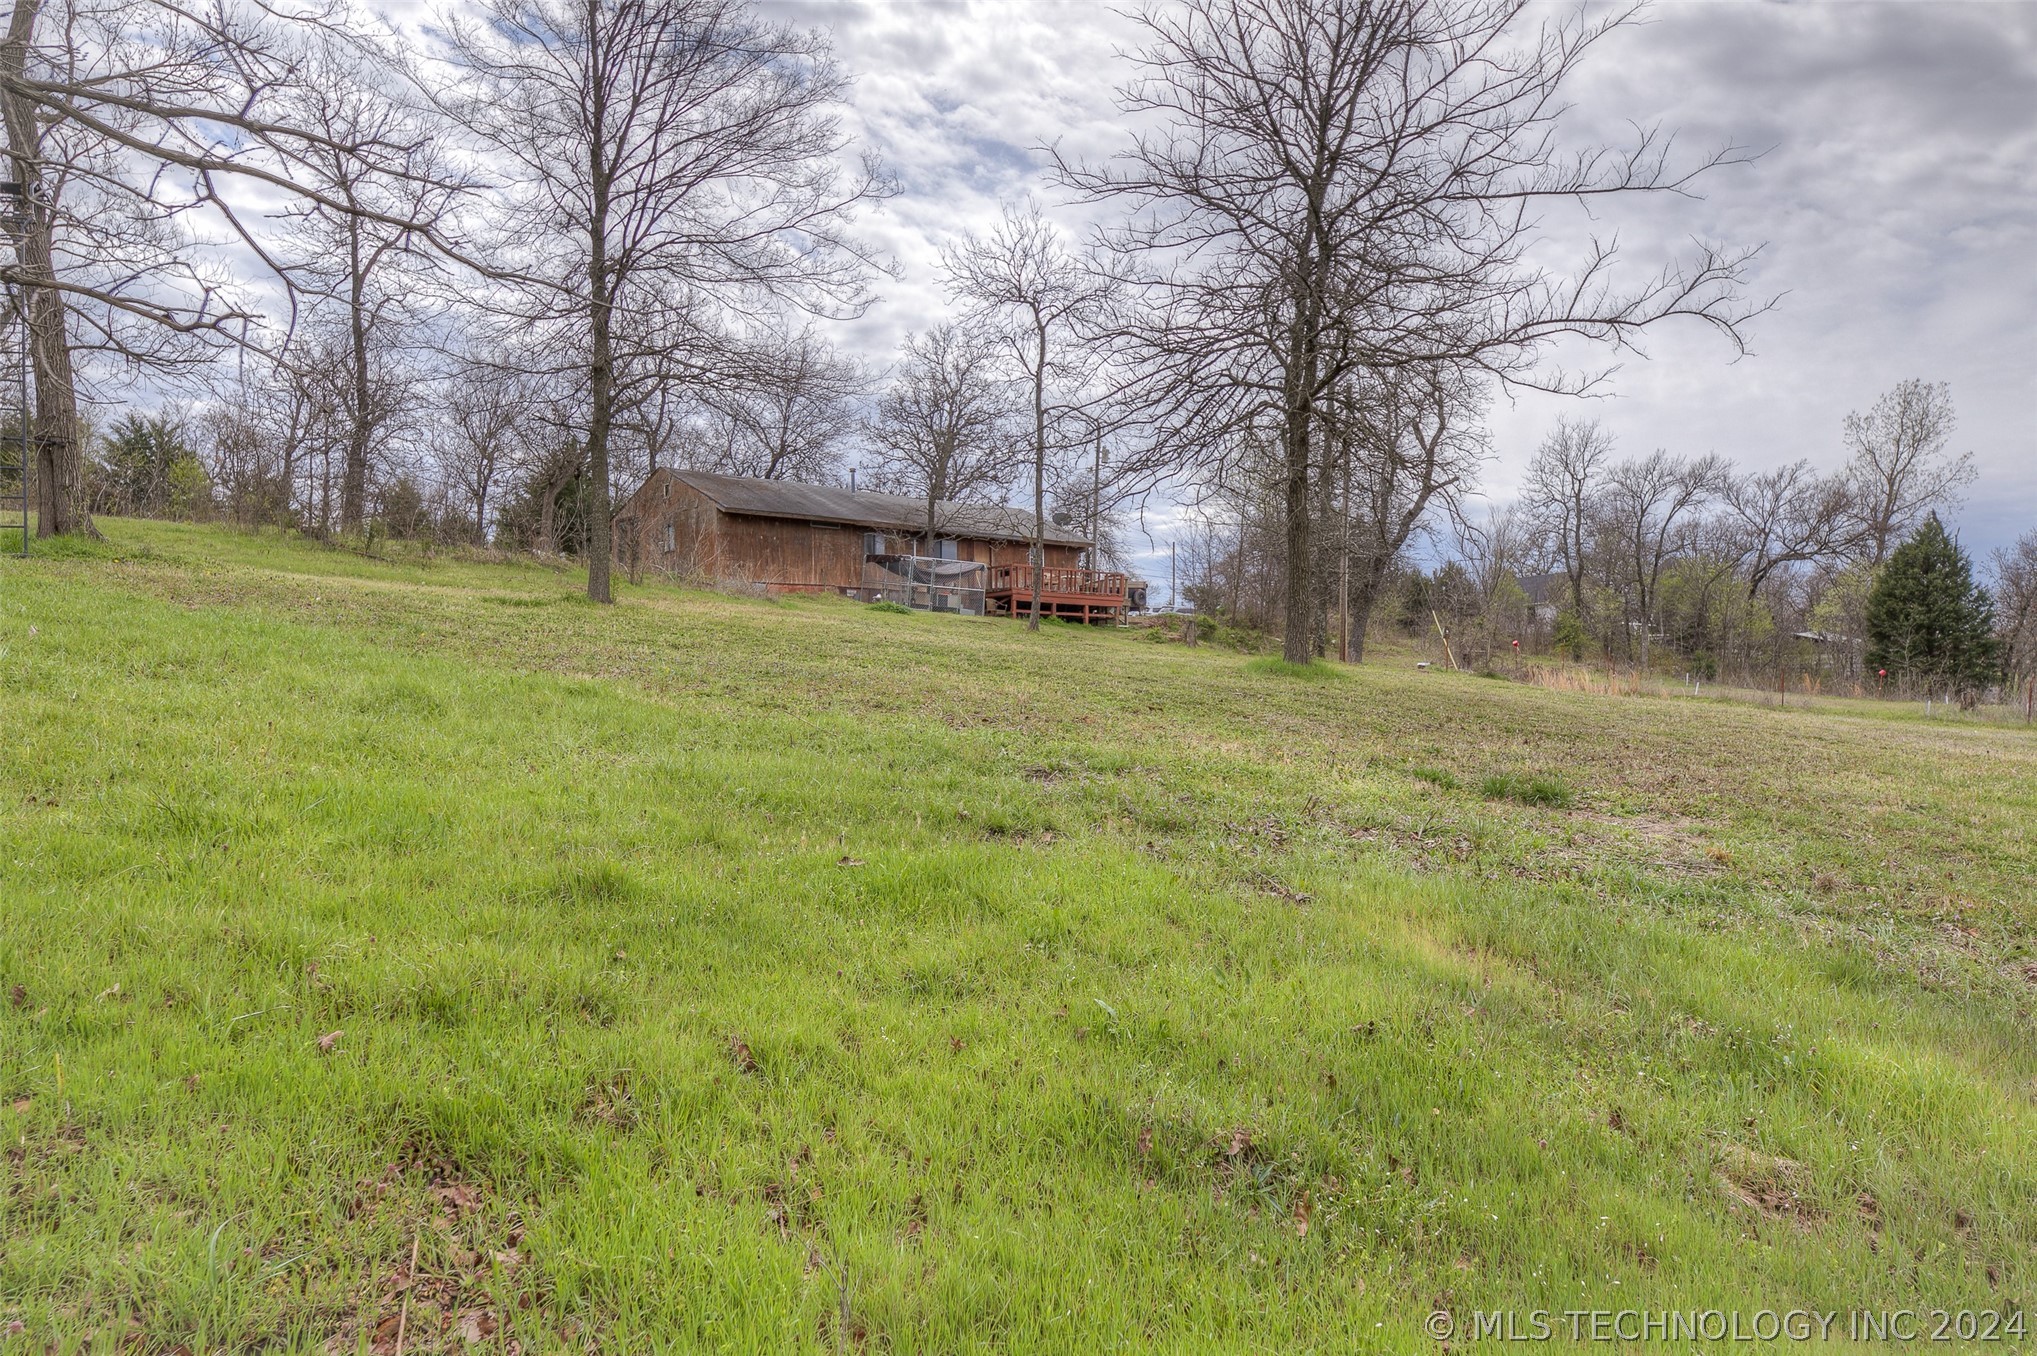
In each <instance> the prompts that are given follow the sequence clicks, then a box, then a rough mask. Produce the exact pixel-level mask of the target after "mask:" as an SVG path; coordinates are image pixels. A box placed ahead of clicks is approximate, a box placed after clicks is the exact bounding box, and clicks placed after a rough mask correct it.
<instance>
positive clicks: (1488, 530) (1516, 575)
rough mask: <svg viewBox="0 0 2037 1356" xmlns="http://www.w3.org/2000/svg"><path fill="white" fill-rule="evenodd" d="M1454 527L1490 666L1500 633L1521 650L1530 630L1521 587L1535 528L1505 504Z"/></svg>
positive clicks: (1458, 519) (1462, 516)
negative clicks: (1507, 632)
mask: <svg viewBox="0 0 2037 1356" xmlns="http://www.w3.org/2000/svg"><path fill="white" fill-rule="evenodd" d="M1454 524H1455V527H1456V536H1457V555H1458V558H1459V559H1460V560H1462V561H1463V562H1464V568H1465V570H1466V572H1467V573H1469V574H1470V576H1471V586H1472V590H1473V592H1474V594H1475V596H1476V599H1477V603H1478V616H1479V621H1480V631H1481V636H1480V639H1481V641H1482V642H1483V647H1484V656H1483V657H1484V660H1485V662H1486V663H1490V662H1492V652H1493V640H1494V637H1495V631H1496V630H1500V629H1504V630H1511V631H1512V632H1513V633H1514V634H1513V636H1512V640H1513V641H1514V642H1515V643H1516V644H1518V643H1519V641H1520V639H1521V632H1522V631H1524V630H1526V629H1527V625H1528V621H1529V616H1528V608H1529V602H1528V596H1527V593H1526V592H1525V591H1524V590H1523V589H1522V588H1521V583H1520V581H1521V579H1522V577H1523V576H1524V575H1526V574H1528V573H1529V572H1530V571H1531V570H1532V569H1533V567H1534V561H1535V527H1534V523H1533V522H1532V521H1531V520H1530V518H1529V516H1528V514H1527V512H1526V511H1525V510H1524V509H1523V508H1522V507H1521V506H1520V505H1519V504H1502V505H1499V506H1496V507H1494V508H1492V509H1490V510H1489V511H1487V512H1486V513H1485V514H1484V515H1483V516H1481V517H1478V518H1473V517H1472V516H1470V515H1469V514H1466V513H1459V514H1457V515H1455V518H1454Z"/></svg>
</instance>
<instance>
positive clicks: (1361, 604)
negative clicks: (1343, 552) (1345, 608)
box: [1351, 556, 1386, 664]
mask: <svg viewBox="0 0 2037 1356" xmlns="http://www.w3.org/2000/svg"><path fill="white" fill-rule="evenodd" d="M1385 582H1386V558H1385V557H1384V556H1373V557H1370V558H1368V559H1367V560H1366V561H1365V563H1364V566H1363V568H1361V569H1360V570H1358V571H1357V572H1356V573H1355V574H1354V575H1353V576H1352V580H1351V662H1352V663H1353V664H1362V663H1364V662H1365V635H1366V632H1367V631H1368V630H1370V629H1371V626H1372V609H1373V608H1374V607H1375V606H1377V605H1378V602H1379V590H1380V588H1381V586H1383V585H1384V584H1385Z"/></svg>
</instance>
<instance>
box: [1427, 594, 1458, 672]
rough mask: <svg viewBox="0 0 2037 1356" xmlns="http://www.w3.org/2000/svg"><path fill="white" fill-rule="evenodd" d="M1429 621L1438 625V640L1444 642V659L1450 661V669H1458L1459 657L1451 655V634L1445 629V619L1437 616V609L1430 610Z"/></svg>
mask: <svg viewBox="0 0 2037 1356" xmlns="http://www.w3.org/2000/svg"><path fill="white" fill-rule="evenodd" d="M1429 620H1430V621H1432V622H1434V623H1436V638H1437V639H1438V640H1441V641H1442V642H1443V658H1445V659H1447V660H1449V661H1450V667H1451V668H1452V669H1453V670H1454V669H1455V668H1456V667H1457V656H1456V655H1454V654H1451V653H1450V633H1449V632H1447V631H1445V630H1444V629H1443V619H1442V618H1441V617H1439V616H1437V615H1436V609H1434V608H1433V607H1432V608H1430V609H1429Z"/></svg>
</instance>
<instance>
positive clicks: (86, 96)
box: [0, 0, 444, 535]
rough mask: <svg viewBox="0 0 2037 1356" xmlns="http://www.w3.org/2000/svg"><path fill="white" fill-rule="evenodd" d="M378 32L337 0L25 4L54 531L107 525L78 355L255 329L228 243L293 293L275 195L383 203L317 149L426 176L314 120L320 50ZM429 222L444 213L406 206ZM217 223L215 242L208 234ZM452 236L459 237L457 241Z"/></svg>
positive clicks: (191, 352) (28, 263)
mask: <svg viewBox="0 0 2037 1356" xmlns="http://www.w3.org/2000/svg"><path fill="white" fill-rule="evenodd" d="M337 48H350V49H352V50H353V51H354V52H355V53H356V54H357V55H360V56H362V57H363V58H364V59H370V58H372V44H371V43H369V42H368V40H367V39H365V38H364V37H362V36H361V35H360V34H359V33H357V32H354V31H351V30H350V29H349V26H348V20H347V16H345V15H342V14H339V13H337V12H336V11H334V10H332V9H329V8H327V7H325V5H324V4H323V3H322V0H308V2H307V3H303V4H294V5H293V4H273V3H267V2H266V0H217V3H212V4H207V5H202V6H196V7H192V6H184V5H179V4H175V3H172V0H25V2H24V3H21V4H18V5H16V6H15V7H14V9H13V11H12V13H11V15H10V18H9V22H8V26H7V31H6V36H5V38H4V40H0V114H4V117H0V123H4V129H5V133H6V148H5V153H6V156H7V159H8V163H9V167H10V169H11V177H10V181H9V182H10V183H11V185H12V187H11V188H10V189H9V190H8V193H9V195H10V204H11V205H10V206H9V209H8V211H7V213H6V214H7V216H8V217H9V223H10V225H9V232H8V234H9V236H10V238H11V240H12V243H13V246H14V249H13V255H14V257H13V261H12V262H11V263H9V264H6V265H4V266H0V279H4V280H5V281H6V282H7V283H9V284H12V285H14V286H15V287H16V288H18V289H19V292H20V295H21V296H22V298H23V308H24V312H25V316H26V320H27V324H28V328H29V332H30V357H31V366H32V369H33V372H34V376H35V386H36V396H35V401H36V435H35V443H36V449H37V451H36V463H37V474H36V483H37V486H38V489H37V507H38V529H37V530H38V531H39V532H41V533H43V534H45V535H47V534H51V533H58V532H68V531H90V530H91V522H90V518H89V516H88V515H87V514H86V513H85V512H84V509H83V504H82V501H81V499H80V498H79V495H80V493H81V488H82V486H81V481H80V478H79V466H80V455H81V452H80V434H79V428H80V425H79V414H78V411H79V391H80V379H81V366H80V362H79V355H80V354H89V353H93V352H110V353H112V354H115V355H117V356H118V357H120V358H121V359H123V360H127V361H130V362H141V363H145V364H151V365H162V364H166V363H167V364H172V365H179V364H181V365H189V364H191V363H194V362H197V361H199V360H201V359H202V358H203V356H204V354H205V351H206V347H207V344H206V342H205V341H207V340H218V339H227V340H233V341H236V342H258V339H257V336H256V334H255V328H254V327H255V325H256V323H257V321H258V319H259V317H258V316H257V314H256V308H255V305H254V303H253V300H252V298H251V295H250V292H249V289H248V287H247V285H246V280H245V279H237V278H235V277H233V276H231V275H230V274H229V272H228V271H227V270H226V269H225V268H224V267H223V266H221V265H220V264H218V263H216V262H213V261H216V260H218V259H220V258H221V257H222V253H223V252H222V251H221V250H220V249H219V248H218V245H219V244H221V243H230V244H232V245H233V246H236V247H238V249H239V250H240V251H241V252H242V253H243V255H244V257H245V258H247V259H249V260H252V261H253V262H254V264H255V265H256V267H257V268H265V269H267V270H268V272H269V274H270V276H271V278H272V280H275V281H280V282H281V283H282V284H283V286H284V287H285V289H286V290H290V289H294V287H295V285H296V283H297V277H296V275H295V273H294V271H293V269H292V267H291V265H290V263H289V261H288V260H287V259H285V258H284V257H282V255H281V254H279V253H278V251H277V249H276V240H275V239H274V234H273V229H272V228H273V225H274V223H273V220H272V219H271V218H272V212H273V209H274V208H275V206H276V205H277V203H278V202H282V203H286V204H287V203H298V204H316V205H317V206H319V207H322V208H325V209H329V210H331V211H334V212H339V213H343V214H345V213H359V212H368V213H369V214H371V215H372V214H375V212H377V211H378V210H379V209H371V208H368V207H367V206H366V205H365V204H363V203H362V202H361V201H359V200H356V201H352V202H350V201H348V200H347V198H346V197H345V196H344V195H337V194H333V193H331V192H328V191H327V187H328V186H327V184H326V183H325V182H324V181H323V180H321V178H320V175H319V174H318V173H317V172H316V169H315V166H314V163H313V162H314V161H315V160H317V159H319V158H320V157H323V158H325V159H326V160H327V162H328V163H330V161H331V160H332V159H333V158H335V157H337V158H339V159H344V160H347V161H350V162H352V163H354V164H355V165H357V166H359V167H363V168H362V173H364V174H383V175H388V176H392V177H396V178H400V177H402V176H404V175H406V174H408V173H410V172H412V170H413V169H414V166H409V165H406V164H405V163H404V161H403V153H402V151H403V148H398V147H394V146H391V145H389V144H387V143H386V142H384V141H382V140H379V139H378V138H377V137H376V136H375V135H373V134H369V135H360V136H357V135H353V134H351V133H340V134H335V132H334V130H333V129H321V128H319V127H317V126H315V125H311V124H307V123H304V122H302V121H300V120H298V119H297V118H296V117H295V116H294V115H295V113H296V112H297V111H299V110H298V109H297V108H296V107H295V106H293V104H292V100H293V99H294V98H295V97H296V96H297V95H298V94H301V93H302V91H304V90H305V89H306V88H307V87H308V86H309V85H310V83H311V82H312V81H313V80H314V79H316V78H319V77H318V75H317V72H319V71H320V70H324V71H325V72H326V73H327V74H330V67H322V66H321V63H320V62H318V61H317V60H315V59H314V58H315V56H316V54H317V53H318V52H320V51H321V50H333V49H337ZM386 220H387V221H388V222H389V224H391V225H394V226H397V227H399V228H402V229H406V230H415V231H420V232H422V233H424V234H427V235H429V234H431V232H432V223H430V222H428V221H421V220H417V219H415V218H410V217H403V216H401V215H400V214H399V215H397V216H389V217H387V218H386ZM201 227H204V228H208V229H210V230H211V231H212V232H213V233H214V234H215V235H217V236H223V237H224V241H223V242H222V241H221V240H218V239H212V240H204V241H203V243H205V244H207V245H210V246H211V248H198V245H199V243H200V242H201V240H202V239H203V238H202V237H201V235H200V229H201ZM440 243H441V244H443V243H444V242H443V241H441V242H440Z"/></svg>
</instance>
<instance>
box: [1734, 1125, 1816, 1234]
mask: <svg viewBox="0 0 2037 1356" xmlns="http://www.w3.org/2000/svg"><path fill="white" fill-rule="evenodd" d="M1712 1178H1713V1180H1714V1181H1715V1182H1717V1183H1718V1187H1719V1190H1720V1191H1721V1192H1723V1193H1724V1194H1725V1197H1726V1201H1727V1204H1728V1207H1729V1208H1731V1209H1734V1210H1737V1211H1741V1212H1743V1213H1746V1214H1750V1215H1753V1216H1755V1217H1757V1218H1760V1219H1765V1220H1790V1221H1792V1222H1794V1223H1795V1224H1797V1225H1798V1226H1799V1227H1802V1228H1806V1229H1808V1228H1810V1227H1812V1226H1813V1225H1815V1224H1816V1223H1817V1222H1818V1221H1819V1220H1820V1219H1822V1218H1823V1217H1824V1212H1823V1211H1822V1210H1820V1209H1819V1208H1818V1206H1817V1204H1816V1203H1815V1202H1813V1201H1812V1200H1811V1199H1810V1196H1809V1192H1810V1187H1811V1179H1810V1174H1809V1173H1808V1172H1806V1171H1805V1169H1804V1165H1803V1164H1801V1163H1798V1162H1795V1161H1794V1160H1792V1159H1788V1158H1774V1157H1771V1156H1770V1155H1768V1154H1764V1153H1761V1152H1759V1151H1758V1150H1755V1149H1750V1148H1748V1147H1746V1146H1745V1145H1742V1144H1728V1145H1727V1146H1726V1147H1725V1148H1724V1149H1721V1150H1720V1151H1719V1157H1718V1161H1717V1162H1716V1163H1715V1164H1714V1165H1713V1173H1712Z"/></svg>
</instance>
